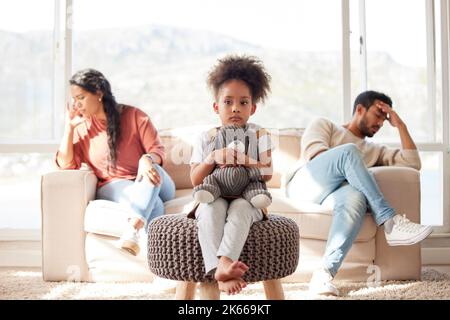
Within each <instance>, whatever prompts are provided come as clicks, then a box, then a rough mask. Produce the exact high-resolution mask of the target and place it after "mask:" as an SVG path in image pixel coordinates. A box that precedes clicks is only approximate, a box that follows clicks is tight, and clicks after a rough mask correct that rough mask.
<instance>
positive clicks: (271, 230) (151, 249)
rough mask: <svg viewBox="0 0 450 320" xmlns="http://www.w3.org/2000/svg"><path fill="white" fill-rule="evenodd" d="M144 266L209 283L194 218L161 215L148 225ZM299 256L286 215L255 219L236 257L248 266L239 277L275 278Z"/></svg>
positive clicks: (293, 228)
mask: <svg viewBox="0 0 450 320" xmlns="http://www.w3.org/2000/svg"><path fill="white" fill-rule="evenodd" d="M147 258H148V265H149V267H150V270H151V271H152V272H153V273H154V274H155V275H157V276H159V277H161V278H166V279H172V280H179V281H191V282H211V281H213V280H214V279H213V277H212V276H205V267H204V265H203V257H202V252H201V248H200V243H199V241H198V236H197V221H196V220H195V219H189V218H187V217H186V215H185V214H173V215H164V216H161V217H158V218H156V219H155V220H153V221H152V222H151V223H150V224H149V227H148V254H147ZM298 259H299V231H298V226H297V224H296V223H295V222H294V221H293V220H291V219H288V218H285V217H281V216H276V215H269V219H268V220H266V221H260V222H255V223H254V224H253V225H252V227H251V229H250V233H249V235H248V238H247V242H246V243H245V246H244V249H243V251H242V253H241V256H240V258H239V260H240V261H242V262H244V263H245V264H247V265H248V266H249V270H248V271H247V272H246V273H245V274H244V276H243V279H244V280H245V281H247V282H249V283H251V282H258V281H265V280H272V279H279V278H283V277H286V276H288V275H290V274H292V273H294V271H295V269H296V268H297V264H298Z"/></svg>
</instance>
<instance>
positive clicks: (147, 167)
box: [136, 156, 161, 186]
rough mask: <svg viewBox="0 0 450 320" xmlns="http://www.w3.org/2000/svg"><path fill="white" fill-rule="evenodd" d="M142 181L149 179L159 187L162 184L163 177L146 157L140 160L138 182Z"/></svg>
mask: <svg viewBox="0 0 450 320" xmlns="http://www.w3.org/2000/svg"><path fill="white" fill-rule="evenodd" d="M142 179H148V181H150V182H151V183H153V184H154V185H155V186H159V184H160V183H161V177H160V175H159V173H158V171H156V169H155V167H154V166H153V162H152V161H151V160H150V159H149V158H147V157H145V156H144V157H142V158H141V159H140V160H139V167H138V173H137V177H136V180H137V181H141V180H142Z"/></svg>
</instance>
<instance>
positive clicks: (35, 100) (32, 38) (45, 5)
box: [0, 0, 54, 143]
mask: <svg viewBox="0 0 450 320" xmlns="http://www.w3.org/2000/svg"><path fill="white" fill-rule="evenodd" d="M53 4H54V1H53V0H43V1H39V2H37V1H32V0H19V1H13V2H11V1H8V2H5V1H2V2H1V3H0V61H2V63H1V64H0V95H1V97H2V103H1V104H0V113H1V114H2V117H0V141H1V142H3V143H6V142H12V141H14V142H30V141H42V140H48V139H51V138H53V130H52V128H53V114H52V110H53V105H52V76H53V61H52V46H53V42H52V40H53ZM36 12H39V14H36Z"/></svg>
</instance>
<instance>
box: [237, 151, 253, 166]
mask: <svg viewBox="0 0 450 320" xmlns="http://www.w3.org/2000/svg"><path fill="white" fill-rule="evenodd" d="M236 162H237V164H238V165H241V166H244V167H251V166H255V165H256V164H258V161H257V160H255V159H252V158H250V157H249V156H248V155H246V154H245V153H242V152H237V153H236Z"/></svg>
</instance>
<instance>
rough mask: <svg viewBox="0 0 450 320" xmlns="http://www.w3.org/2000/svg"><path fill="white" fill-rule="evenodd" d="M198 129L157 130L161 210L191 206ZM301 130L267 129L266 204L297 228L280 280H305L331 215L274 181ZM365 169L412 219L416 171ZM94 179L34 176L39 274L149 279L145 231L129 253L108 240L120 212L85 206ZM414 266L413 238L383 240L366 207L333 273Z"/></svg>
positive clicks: (69, 173) (395, 272)
mask: <svg viewBox="0 0 450 320" xmlns="http://www.w3.org/2000/svg"><path fill="white" fill-rule="evenodd" d="M199 130H200V129H198V128H197V129H194V128H191V129H188V128H185V129H178V130H166V131H161V132H160V136H161V138H162V141H163V143H164V145H165V146H166V152H167V159H166V161H165V163H164V167H165V169H166V170H167V171H168V172H169V174H170V175H171V176H172V178H173V179H174V181H175V184H176V188H177V191H176V198H175V199H174V200H172V201H169V202H167V203H166V214H172V213H180V212H187V211H188V210H189V209H190V208H191V205H192V189H191V188H192V186H191V183H190V179H189V159H190V153H191V142H192V139H193V137H194V136H195V135H196V134H197V133H198V131H199ZM302 132H303V130H302V129H283V130H273V131H272V140H273V141H274V143H275V146H276V149H275V151H274V153H273V163H274V176H273V178H272V180H271V181H270V182H269V184H268V186H269V189H270V191H271V193H272V195H273V203H272V205H271V206H270V207H269V212H270V213H271V214H278V215H282V216H285V217H289V218H291V219H293V220H295V221H296V223H297V224H298V226H299V229H300V260H299V264H298V267H297V270H296V272H295V273H294V274H292V275H291V276H289V277H287V278H285V279H283V281H287V282H292V281H293V282H297V281H299V282H303V281H308V280H309V278H310V276H311V273H312V271H313V270H314V269H315V268H316V267H317V266H319V265H320V261H321V258H322V255H323V252H324V250H325V245H326V240H327V236H328V230H329V228H330V224H331V218H332V209H331V208H326V207H323V206H321V205H316V204H311V203H302V202H298V201H295V199H288V198H286V197H285V196H284V190H283V189H282V188H281V185H282V179H283V177H284V174H285V173H286V171H287V170H288V168H289V167H291V166H292V165H293V164H294V162H295V161H296V160H297V159H298V158H299V157H300V139H301V134H302ZM371 170H372V171H373V173H374V176H375V179H376V180H377V182H378V184H379V186H380V189H381V191H382V192H383V193H384V195H385V197H386V199H387V200H388V202H389V203H390V204H391V205H392V206H393V207H394V208H395V209H397V211H398V212H400V213H402V214H406V215H407V217H408V218H409V219H411V220H412V221H414V222H419V219H420V180H419V172H418V171H417V170H414V169H410V168H401V167H377V168H372V169H371ZM96 181H97V179H96V177H95V175H94V174H93V173H92V172H91V171H90V170H66V171H55V172H51V173H48V174H45V175H44V176H42V190H41V191H42V252H43V254H42V271H43V277H44V280H49V281H61V280H75V281H93V282H97V281H152V279H153V276H152V274H151V273H150V271H149V269H148V266H147V261H146V252H147V250H146V239H145V237H143V238H142V243H141V246H142V247H141V249H142V250H141V253H140V254H139V255H138V256H136V257H135V256H132V255H130V254H129V253H127V252H125V251H122V250H119V249H117V248H116V247H115V244H114V242H115V241H116V240H117V237H118V236H120V234H121V233H122V230H123V227H124V226H125V219H126V217H125V215H124V213H123V212H122V211H120V210H117V209H116V208H114V207H108V206H106V207H103V206H97V208H93V207H90V209H89V210H86V208H87V206H88V204H89V203H90V201H91V200H93V199H94V197H95V186H96ZM373 265H375V266H376V267H374V266H373ZM420 270H421V256H420V245H419V244H417V245H413V246H406V247H389V246H387V244H386V241H385V237H384V232H383V229H382V228H378V227H377V226H376V224H375V223H374V220H373V218H372V216H371V215H370V213H368V214H367V216H366V218H365V221H364V223H363V226H362V229H361V231H360V233H359V234H358V236H357V238H356V241H355V243H354V245H353V247H352V249H351V250H350V252H349V254H348V255H347V257H346V259H345V261H344V263H343V265H342V267H341V269H340V271H339V273H338V275H337V279H345V280H358V281H365V280H370V279H380V280H385V279H386V280H387V279H397V280H407V279H419V278H420ZM373 272H375V273H373ZM377 276H379V277H378V278H377Z"/></svg>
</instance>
